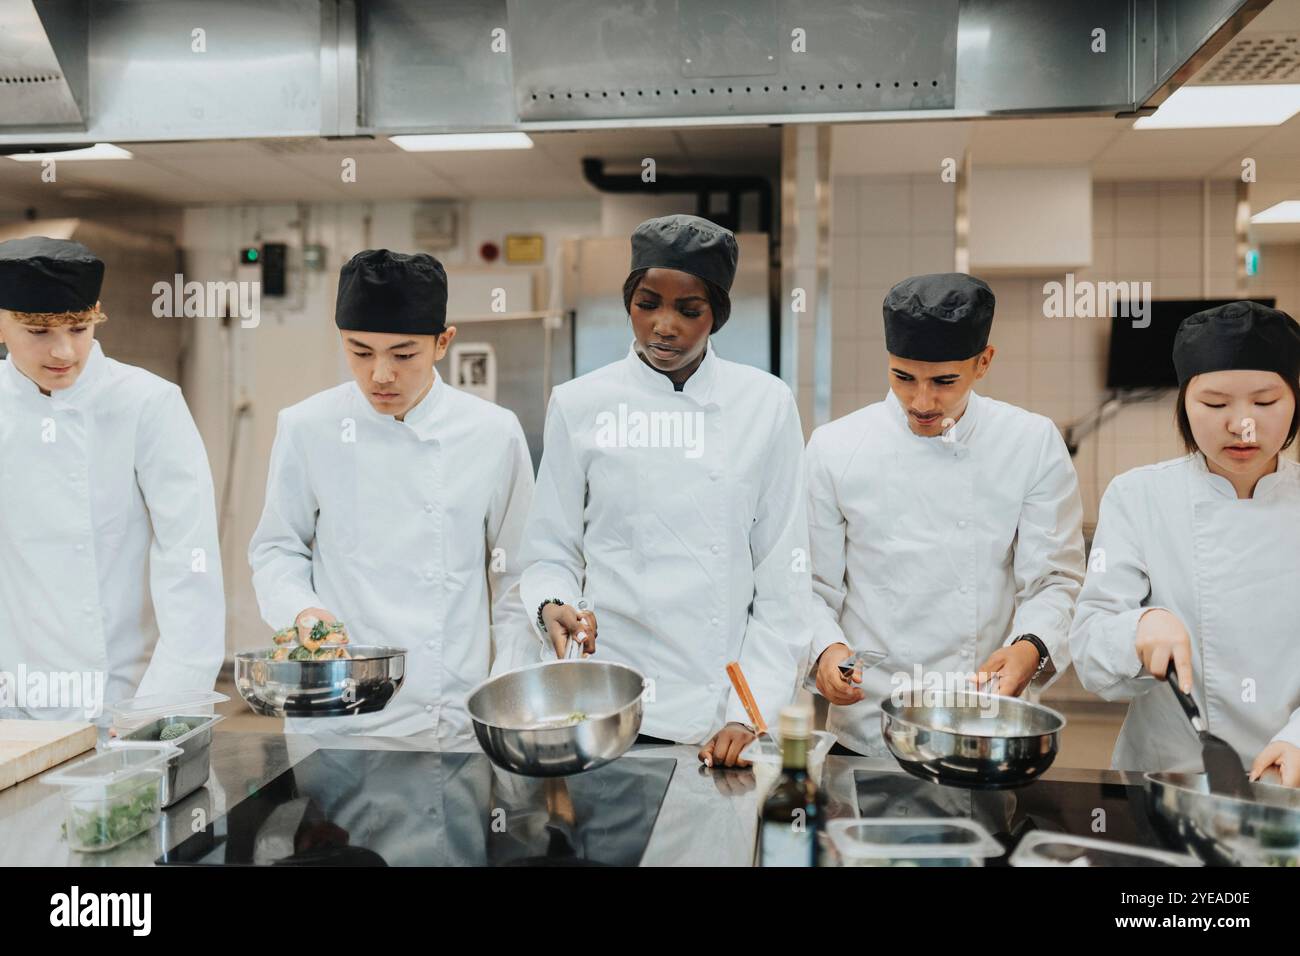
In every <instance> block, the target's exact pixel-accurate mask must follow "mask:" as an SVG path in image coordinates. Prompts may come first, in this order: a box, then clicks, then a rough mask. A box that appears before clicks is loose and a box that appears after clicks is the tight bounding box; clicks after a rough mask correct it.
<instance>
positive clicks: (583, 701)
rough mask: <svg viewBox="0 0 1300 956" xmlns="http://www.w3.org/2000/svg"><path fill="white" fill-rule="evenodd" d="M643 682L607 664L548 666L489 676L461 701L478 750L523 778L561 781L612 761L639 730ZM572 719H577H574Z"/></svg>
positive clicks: (624, 667)
mask: <svg viewBox="0 0 1300 956" xmlns="http://www.w3.org/2000/svg"><path fill="white" fill-rule="evenodd" d="M645 686H646V681H645V678H644V677H642V676H641V674H640V672H639V671H636V670H633V669H632V668H631V667H628V666H627V665H625V664H616V663H614V662H612V661H597V660H594V659H592V658H586V659H585V660H563V661H547V662H546V663H543V664H532V665H529V666H528V667H521V668H519V669H518V670H513V671H509V672H508V673H505V674H501V675H500V676H498V677H493V678H491V679H489V680H487V681H485V682H483V683H482V684H480V685H479V686H478V687H476V688H474V690H472V691H471V692H470V695H469V697H468V699H467V700H466V702H465V708H466V710H467V711H468V712H469V716H470V720H472V721H473V723H474V733H475V735H476V736H477V737H478V742H479V746H481V747H482V748H483V752H484V753H486V754H487V755H488V756H489V757H491V758H492V760H493V762H495V763H496V764H497V765H498V766H500V767H502V768H503V769H505V770H509V771H511V772H512V773H518V774H523V775H524V776H528V777H560V776H565V775H567V774H572V773H580V772H582V771H583V770H592V769H594V768H596V767H600V766H602V765H604V764H607V763H609V762H610V761H611V760H616V759H618V758H619V757H621V756H622V755H623V754H624V753H626V752H627V749H628V748H629V747H631V746H632V744H633V743H634V742H635V741H636V735H637V733H638V732H639V731H640V729H641V715H642V711H643V707H644V705H643V703H642V694H643V692H644V691H645ZM574 715H581V716H582V719H581V720H577V721H576V722H571V720H570V718H572V717H573V716H574Z"/></svg>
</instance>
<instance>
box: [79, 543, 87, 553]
mask: <svg viewBox="0 0 1300 956" xmlns="http://www.w3.org/2000/svg"><path fill="white" fill-rule="evenodd" d="M77 550H78V551H85V550H86V546H85V545H84V544H79V545H77Z"/></svg>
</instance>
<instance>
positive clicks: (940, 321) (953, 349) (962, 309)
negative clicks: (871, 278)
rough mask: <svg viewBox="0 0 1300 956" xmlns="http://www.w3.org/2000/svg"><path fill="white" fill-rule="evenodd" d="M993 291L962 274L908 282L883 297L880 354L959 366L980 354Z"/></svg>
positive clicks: (985, 341) (990, 319)
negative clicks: (883, 330) (883, 318)
mask: <svg viewBox="0 0 1300 956" xmlns="http://www.w3.org/2000/svg"><path fill="white" fill-rule="evenodd" d="M993 306H994V299H993V290H992V289H990V288H989V287H988V286H987V285H985V284H984V283H983V282H981V281H980V280H979V279H976V278H975V277H974V276H968V275H966V274H965V273H964V272H941V273H937V274H934V275H924V276H911V277H910V278H907V279H904V280H903V281H902V282H900V283H898V284H897V285H896V286H894V287H893V288H892V289H890V290H889V294H888V295H887V296H885V304H884V314H885V350H886V351H887V352H889V354H890V355H897V356H898V357H899V358H905V359H913V360H914V361H917V362H958V361H961V360H962V359H968V358H971V357H972V356H974V355H978V354H979V353H980V352H982V351H984V348H985V346H987V345H988V344H989V328H990V327H991V326H992V325H993Z"/></svg>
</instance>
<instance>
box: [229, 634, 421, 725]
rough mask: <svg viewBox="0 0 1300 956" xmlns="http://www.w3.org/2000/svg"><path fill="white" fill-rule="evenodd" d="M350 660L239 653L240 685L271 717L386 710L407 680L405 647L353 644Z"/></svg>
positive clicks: (241, 693)
mask: <svg viewBox="0 0 1300 956" xmlns="http://www.w3.org/2000/svg"><path fill="white" fill-rule="evenodd" d="M348 652H349V653H350V654H351V655H352V657H351V659H344V660H325V661H273V660H271V659H270V656H269V652H267V651H241V652H239V653H238V654H236V655H235V686H236V687H237V688H239V696H240V697H242V698H244V700H245V701H246V702H247V703H248V706H249V707H251V708H253V710H255V711H256V712H257V713H259V714H262V715H264V716H266V717H347V716H351V715H353V714H369V713H373V712H374V711H378V710H383V709H384V708H385V707H386V706H388V702H389V701H390V700H392V699H393V696H394V695H395V694H396V693H397V692H398V690H400V689H401V686H402V682H403V681H404V680H405V679H406V649H405V648H401V647H367V646H355V645H352V644H349V645H348Z"/></svg>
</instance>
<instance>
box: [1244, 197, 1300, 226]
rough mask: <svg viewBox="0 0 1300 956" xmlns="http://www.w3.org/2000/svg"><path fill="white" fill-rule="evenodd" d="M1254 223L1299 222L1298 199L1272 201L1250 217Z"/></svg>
mask: <svg viewBox="0 0 1300 956" xmlns="http://www.w3.org/2000/svg"><path fill="white" fill-rule="evenodd" d="M1250 221H1251V222H1254V223H1260V222H1300V199H1284V200H1283V201H1282V202H1279V203H1274V204H1273V205H1271V206H1269V207H1268V208H1267V209H1265V210H1263V211H1262V212H1257V213H1255V215H1253V216H1251V217H1250Z"/></svg>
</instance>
